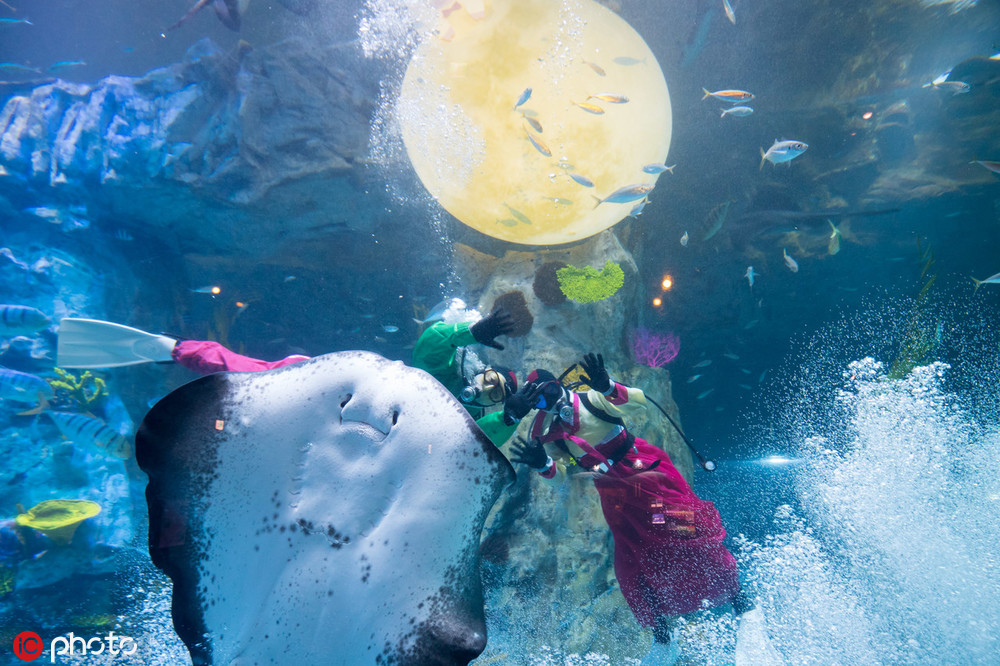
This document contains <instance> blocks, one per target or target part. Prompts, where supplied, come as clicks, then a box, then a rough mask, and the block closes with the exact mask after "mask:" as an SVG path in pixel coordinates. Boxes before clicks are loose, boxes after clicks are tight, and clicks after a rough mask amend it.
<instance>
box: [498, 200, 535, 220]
mask: <svg viewBox="0 0 1000 666" xmlns="http://www.w3.org/2000/svg"><path fill="white" fill-rule="evenodd" d="M504 206H507V210H509V211H510V214H511V216H513V218H514V219H515V220H517V221H518V222H520V223H521V224H531V219H530V218H528V216H527V215H525V214H524V213H522V212H521V211H519V210H518V209H516V208H512V207H511V206H508V205H507V204H506V203H504Z"/></svg>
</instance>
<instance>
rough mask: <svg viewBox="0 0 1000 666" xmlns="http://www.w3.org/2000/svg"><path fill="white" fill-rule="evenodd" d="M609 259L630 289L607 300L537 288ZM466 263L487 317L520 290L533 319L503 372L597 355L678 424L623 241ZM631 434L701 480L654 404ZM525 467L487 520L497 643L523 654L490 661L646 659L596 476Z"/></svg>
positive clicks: (500, 356)
mask: <svg viewBox="0 0 1000 666" xmlns="http://www.w3.org/2000/svg"><path fill="white" fill-rule="evenodd" d="M607 260H610V261H613V262H615V263H617V264H619V265H620V266H621V267H622V269H623V271H624V273H625V283H624V285H623V286H622V288H621V289H620V290H619V291H618V292H616V293H615V294H614V295H612V296H611V297H609V298H606V299H604V300H601V301H597V302H594V303H586V304H580V303H575V302H573V301H565V302H564V303H562V304H558V305H549V304H546V303H545V302H543V301H542V300H541V299H540V298H539V297H538V296H537V295H536V293H535V291H534V290H533V289H532V283H533V281H534V280H535V275H536V272H537V271H538V269H539V268H540V267H542V266H544V265H546V264H550V263H551V262H562V263H566V264H570V265H574V266H594V267H598V268H600V267H602V266H604V264H605V262H606V261H607ZM455 263H456V272H457V274H458V275H459V277H460V278H461V279H462V281H463V284H465V285H466V286H467V287H469V288H470V291H471V293H470V294H469V295H470V296H473V297H474V298H473V300H475V299H476V298H478V303H479V305H480V310H481V311H488V309H489V306H490V304H492V303H493V302H494V300H495V299H496V298H497V297H498V296H500V295H501V294H505V293H508V292H511V291H519V292H520V293H521V294H523V295H524V298H525V301H526V303H527V306H528V309H529V310H530V312H531V314H532V315H533V317H534V325H533V327H532V328H531V330H530V331H529V332H528V334H527V335H525V336H524V337H517V338H505V339H504V340H503V342H504V343H505V345H506V349H505V350H504V351H499V352H495V351H493V350H490V357H491V360H492V361H493V362H496V363H502V364H505V365H510V366H511V367H520V368H523V373H521V374H522V375H524V374H527V372H528V371H529V370H530V369H531V368H536V367H537V368H546V369H549V370H551V371H552V372H554V373H555V374H557V375H558V374H559V373H560V372H561V371H562V370H563V369H565V368H567V367H569V366H570V365H572V364H573V363H576V362H578V361H579V360H580V358H581V357H582V356H583V354H585V353H586V352H590V351H594V352H601V353H602V354H603V355H604V359H605V363H606V365H607V367H608V371H609V373H610V374H611V377H612V378H613V379H615V380H617V381H620V382H622V383H624V384H626V385H628V386H636V387H639V388H641V389H643V391H644V392H645V393H647V394H648V395H649V396H650V397H652V398H653V399H655V400H656V401H657V402H659V403H660V404H662V405H663V406H664V407H665V408H666V409H668V410H669V411H670V414H671V416H672V417H673V418H674V419H675V420H679V416H678V413H677V407H676V405H675V404H674V401H673V398H672V394H671V385H670V373H669V371H668V370H666V369H665V368H648V367H645V366H639V365H636V364H634V363H633V362H632V360H631V358H630V356H629V353H628V331H627V328H628V326H627V325H626V322H627V320H626V317H627V313H630V312H635V311H636V307H637V306H638V305H639V303H640V301H642V299H643V288H642V286H641V284H640V283H639V280H638V279H637V270H636V265H635V261H634V260H633V258H632V255H631V254H630V253H629V252H628V251H627V250H626V249H625V248H624V247H623V246H622V244H621V243H620V242H619V240H618V237H617V236H616V235H615V233H614V232H612V231H605V232H602V233H601V234H598V235H597V236H594V237H593V238H591V239H588V240H587V241H585V242H583V243H580V244H576V245H573V246H569V247H564V248H560V249H556V250H543V251H538V252H522V251H508V252H506V253H505V254H504V255H503V256H502V257H500V258H496V257H491V256H490V255H486V254H484V253H481V252H478V251H476V250H474V249H472V248H469V247H466V246H459V247H458V248H457V250H456V262H455ZM628 425H629V428H630V430H631V431H632V432H634V433H635V434H636V435H638V436H641V437H643V438H645V439H647V440H648V441H649V442H651V443H653V444H655V445H658V446H660V447H661V448H663V449H664V450H666V451H667V453H668V454H669V455H670V458H671V460H673V462H674V464H675V465H676V466H677V468H678V469H679V470H680V471H681V473H682V474H683V475H684V476H685V477H686V478H687V479H688V481H689V482H690V481H691V480H692V476H693V463H692V459H691V454H690V452H689V451H688V450H687V448H686V447H685V445H684V442H683V440H682V439H681V438H680V436H679V435H678V434H677V433H676V431H674V430H673V429H672V427H671V426H670V425H669V423H667V421H666V419H664V418H663V417H662V416H661V415H660V414H659V412H658V411H657V409H656V407H654V406H653V405H651V404H650V405H649V406H648V408H647V409H646V412H645V415H644V417H643V418H642V419H641V421H640V422H635V423H629V424H628ZM529 426H530V419H525V421H524V422H523V423H522V425H521V426H520V428H519V429H518V435H520V436H526V435H527V432H528V429H529ZM505 453H507V454H508V455H509V451H506V449H505ZM516 467H517V474H518V479H517V482H516V483H515V485H514V486H513V487H512V488H510V489H509V490H508V492H507V493H506V495H505V496H504V497H502V498H501V501H500V502H499V503H498V505H497V506H496V507H495V508H494V510H493V512H492V513H491V514H490V517H489V518H488V519H487V524H486V531H485V533H484V534H485V536H484V541H483V551H484V554H483V557H484V571H483V576H484V586H485V589H486V595H487V617H488V621H489V622H490V626H491V627H495V629H493V631H494V634H493V636H505V637H513V639H512V640H514V641H516V643H517V646H516V648H515V647H514V646H505V645H504V644H503V643H502V642H497V643H496V644H495V645H494V644H493V643H492V642H491V645H490V647H488V649H487V652H486V653H485V655H484V656H485V657H489V656H490V655H494V654H499V653H502V652H504V651H505V650H510V649H518V650H530V651H531V653H532V654H542V653H544V652H545V651H546V650H555V651H556V652H558V653H561V654H567V655H568V654H580V655H583V654H586V653H588V652H593V653H597V654H605V655H608V657H609V658H611V660H612V663H622V660H623V659H626V658H638V657H641V656H642V655H643V654H644V653H645V650H646V649H647V648H648V645H649V641H650V636H649V635H648V632H647V631H645V630H643V629H642V628H641V627H640V626H639V625H638V623H636V621H635V619H634V618H633V616H632V613H631V611H630V610H629V608H628V605H627V604H626V603H625V600H624V598H623V597H622V595H621V592H620V591H619V589H618V584H617V581H616V579H615V573H614V566H613V554H614V542H613V539H612V536H611V532H610V530H609V529H608V527H607V523H606V522H605V520H604V516H603V514H602V511H601V507H600V500H599V498H598V495H597V491H596V490H595V489H594V486H593V483H592V481H591V480H590V478H589V475H587V474H577V475H573V476H572V477H571V478H569V479H567V481H566V482H565V483H564V484H563V485H562V486H553V485H551V484H550V483H549V482H547V481H545V480H543V479H541V478H540V477H539V476H538V475H537V474H536V473H535V472H534V471H532V470H530V469H528V468H527V467H525V466H524V465H517V466H516ZM512 622H513V623H512ZM497 629H499V630H500V631H497ZM491 640H492V639H491Z"/></svg>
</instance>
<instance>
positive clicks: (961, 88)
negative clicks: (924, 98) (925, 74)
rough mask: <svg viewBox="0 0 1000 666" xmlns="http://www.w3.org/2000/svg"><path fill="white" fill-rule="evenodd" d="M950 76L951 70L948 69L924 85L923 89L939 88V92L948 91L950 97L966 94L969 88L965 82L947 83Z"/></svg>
mask: <svg viewBox="0 0 1000 666" xmlns="http://www.w3.org/2000/svg"><path fill="white" fill-rule="evenodd" d="M949 76H951V70H950V69H949V70H948V71H947V72H945V73H944V74H942V75H940V76H939V77H937V78H936V79H934V80H933V81H931V82H930V83H925V84H924V86H923V87H924V88H940V89H941V90H948V91H950V92H951V94H952V95H961V94H962V93H967V92H969V90H970V86H969V84H968V83H966V82H965V81H949V80H948V77H949Z"/></svg>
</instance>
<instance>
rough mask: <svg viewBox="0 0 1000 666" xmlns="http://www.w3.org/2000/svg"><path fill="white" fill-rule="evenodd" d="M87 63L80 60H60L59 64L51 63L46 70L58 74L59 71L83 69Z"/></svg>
mask: <svg viewBox="0 0 1000 666" xmlns="http://www.w3.org/2000/svg"><path fill="white" fill-rule="evenodd" d="M86 64H87V63H85V62H84V61H82V60H60V61H59V62H56V63H52V64H51V65H49V67H48V69H49V71H50V72H58V71H59V70H61V69H70V68H72V67H84V66H85V65H86Z"/></svg>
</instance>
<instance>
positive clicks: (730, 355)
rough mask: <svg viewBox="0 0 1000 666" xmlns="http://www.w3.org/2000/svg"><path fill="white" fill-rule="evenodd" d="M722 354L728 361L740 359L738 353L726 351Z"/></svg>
mask: <svg viewBox="0 0 1000 666" xmlns="http://www.w3.org/2000/svg"><path fill="white" fill-rule="evenodd" d="M723 356H725V357H726V358H728V359H729V360H730V361H738V360H740V357H739V355H738V354H734V353H732V352H726V353H724V354H723Z"/></svg>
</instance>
